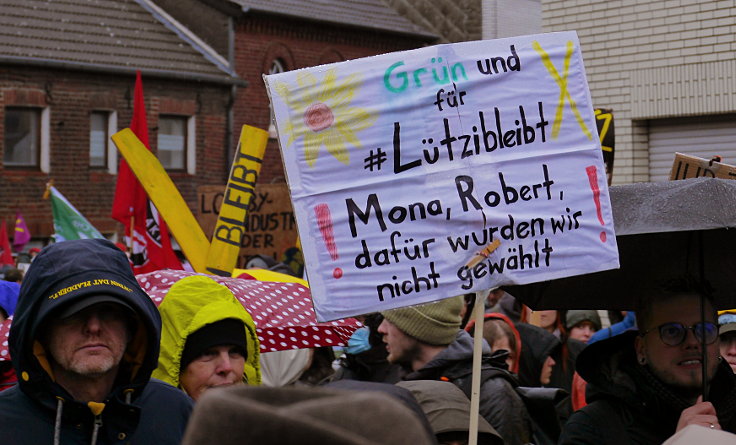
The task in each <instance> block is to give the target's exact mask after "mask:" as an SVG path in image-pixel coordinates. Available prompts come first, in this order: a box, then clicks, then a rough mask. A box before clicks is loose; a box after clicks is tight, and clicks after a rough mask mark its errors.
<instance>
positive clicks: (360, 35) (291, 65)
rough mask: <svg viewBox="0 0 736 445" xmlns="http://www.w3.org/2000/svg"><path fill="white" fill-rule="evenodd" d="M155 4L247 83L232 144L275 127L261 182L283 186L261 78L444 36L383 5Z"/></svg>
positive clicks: (272, 1)
mask: <svg viewBox="0 0 736 445" xmlns="http://www.w3.org/2000/svg"><path fill="white" fill-rule="evenodd" d="M156 2H157V3H158V4H159V5H161V7H162V8H164V9H166V10H167V11H168V12H169V13H170V14H172V15H173V16H175V17H176V18H177V19H178V20H180V21H181V22H182V23H185V24H186V25H187V26H188V27H190V28H191V29H192V30H193V31H194V32H195V33H197V34H198V35H200V36H201V37H202V39H203V40H205V41H206V42H207V43H208V44H210V45H211V46H212V47H213V48H217V49H218V51H220V53H221V54H223V55H224V54H227V55H228V57H229V58H230V60H231V63H232V66H233V67H234V69H235V72H237V74H238V75H239V76H240V77H242V78H243V79H245V80H246V81H247V82H248V87H247V88H245V89H243V88H239V89H238V90H237V93H236V100H235V105H234V107H233V114H234V115H233V121H234V122H235V126H234V128H235V129H236V130H235V131H234V133H233V140H234V141H235V142H237V137H238V132H239V128H241V126H242V125H252V126H254V127H258V128H263V129H270V132H271V135H272V138H271V140H270V141H269V144H268V147H267V149H266V154H265V156H264V162H263V167H262V170H261V177H260V181H261V182H273V181H284V180H285V179H284V171H283V166H282V161H281V154H280V151H279V147H278V143H277V142H276V139H275V136H276V134H275V129H274V128H273V127H272V126H271V111H270V106H269V100H268V96H267V93H266V88H265V85H264V83H263V78H262V76H263V74H269V73H274V72H281V71H289V70H293V69H298V68H304V67H308V66H315V65H321V64H325V63H332V62H340V61H343V60H350V59H356V58H360V57H367V56H372V55H376V54H382V53H387V52H392V51H402V50H408V49H414V48H418V47H421V46H425V45H427V44H431V43H434V42H435V41H436V40H437V38H438V37H437V36H436V35H435V34H433V33H431V32H428V31H426V30H425V29H424V28H422V27H420V26H419V25H416V24H414V23H412V22H411V21H409V20H407V19H406V18H405V17H404V16H402V15H400V14H398V13H397V12H396V11H395V10H394V9H392V8H390V7H389V6H388V5H387V4H385V3H384V2H382V0H323V1H319V2H311V1H303V0H156ZM202 17H206V19H202ZM218 31H219V32H218Z"/></svg>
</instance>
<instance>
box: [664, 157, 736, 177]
mask: <svg viewBox="0 0 736 445" xmlns="http://www.w3.org/2000/svg"><path fill="white" fill-rule="evenodd" d="M701 176H703V177H706V178H722V179H736V166H733V165H728V164H722V163H720V162H716V161H709V160H708V159H703V158H699V157H697V156H690V155H686V154H682V153H675V162H674V163H673V164H672V170H671V171H670V180H674V179H689V178H700V177H701Z"/></svg>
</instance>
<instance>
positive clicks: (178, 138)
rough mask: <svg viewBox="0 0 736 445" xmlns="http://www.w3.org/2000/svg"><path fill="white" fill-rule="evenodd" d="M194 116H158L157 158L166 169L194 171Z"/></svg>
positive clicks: (192, 172)
mask: <svg viewBox="0 0 736 445" xmlns="http://www.w3.org/2000/svg"><path fill="white" fill-rule="evenodd" d="M194 128H195V127H194V117H187V116H164V115H162V116H159V120H158V159H159V160H160V161H161V165H163V166H164V168H165V169H167V170H186V172H187V173H189V174H191V175H193V174H194V173H195V163H194V161H195V146H194V145H195V144H194V141H195V139H194V131H195V130H194Z"/></svg>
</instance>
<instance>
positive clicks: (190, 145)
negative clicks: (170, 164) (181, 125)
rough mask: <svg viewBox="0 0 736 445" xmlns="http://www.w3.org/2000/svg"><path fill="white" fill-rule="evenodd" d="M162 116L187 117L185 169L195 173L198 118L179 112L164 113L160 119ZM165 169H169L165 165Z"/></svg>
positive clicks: (190, 173) (192, 173) (189, 173)
mask: <svg viewBox="0 0 736 445" xmlns="http://www.w3.org/2000/svg"><path fill="white" fill-rule="evenodd" d="M161 117H164V118H168V117H179V118H184V119H185V125H186V132H187V134H186V138H185V139H184V157H185V160H184V169H183V170H184V171H186V173H187V174H188V175H194V174H196V173H197V120H196V117H195V116H183V115H177V114H167V113H162V116H160V117H159V120H160V119H161ZM164 169H166V170H169V169H167V168H166V167H164ZM169 171H181V170H178V169H175V170H169Z"/></svg>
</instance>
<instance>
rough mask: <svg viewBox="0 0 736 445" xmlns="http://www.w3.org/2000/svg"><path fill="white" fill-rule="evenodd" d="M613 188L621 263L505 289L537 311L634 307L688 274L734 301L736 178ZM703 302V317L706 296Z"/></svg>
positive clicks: (725, 301) (729, 304) (717, 297)
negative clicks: (600, 270) (596, 270)
mask: <svg viewBox="0 0 736 445" xmlns="http://www.w3.org/2000/svg"><path fill="white" fill-rule="evenodd" d="M609 193H610V198H611V207H612V210H613V222H614V229H615V232H616V242H617V243H618V249H619V263H620V268H619V269H614V270H608V271H604V272H596V273H592V274H587V275H579V276H574V277H568V278H562V279H558V280H552V281H545V282H540V283H534V284H529V285H524V286H509V287H508V288H506V290H507V291H508V292H509V293H510V294H511V295H513V296H515V297H516V298H517V299H518V300H520V301H521V302H523V303H524V304H526V305H527V306H529V307H531V308H533V309H537V310H540V309H621V310H630V309H633V308H634V307H635V306H636V303H637V301H640V300H641V299H646V298H647V297H648V296H651V295H652V294H653V292H656V289H657V288H659V287H660V286H661V284H662V283H663V282H665V281H667V280H670V279H672V278H675V277H680V276H685V275H689V276H692V277H696V278H699V279H701V280H704V281H707V282H709V283H710V285H711V286H712V287H713V292H712V295H711V296H712V297H713V301H714V304H715V305H716V307H717V308H720V309H731V308H734V307H736V286H734V277H736V181H734V180H728V179H715V178H697V179H687V180H682V181H669V182H660V183H638V184H631V185H624V186H618V187H611V188H609ZM700 306H701V311H700V312H701V318H702V319H705V309H704V304H703V302H702V301H701V305H700ZM704 342H705V339H704V338H703V343H704ZM702 347H703V348H702V350H703V400H705V396H706V394H707V393H708V392H707V386H706V385H707V383H706V379H705V375H706V374H705V373H706V371H705V370H706V367H707V364H706V358H707V357H706V356H705V344H703V345H702Z"/></svg>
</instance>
